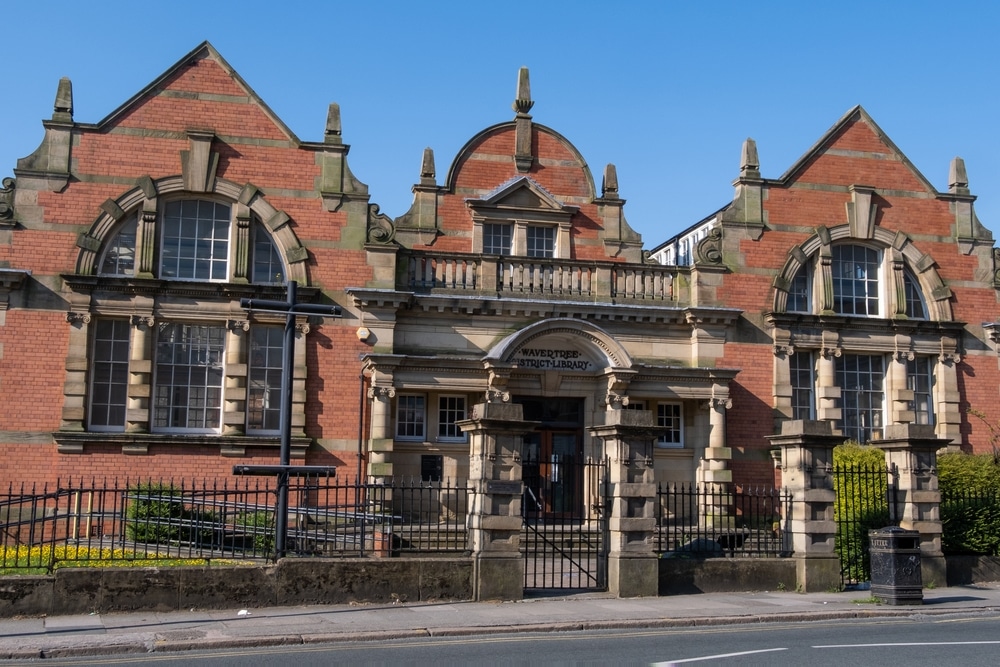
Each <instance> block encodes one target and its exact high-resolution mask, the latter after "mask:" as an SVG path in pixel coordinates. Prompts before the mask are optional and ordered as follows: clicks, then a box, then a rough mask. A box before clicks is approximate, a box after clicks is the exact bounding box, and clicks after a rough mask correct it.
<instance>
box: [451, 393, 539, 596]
mask: <svg viewBox="0 0 1000 667" xmlns="http://www.w3.org/2000/svg"><path fill="white" fill-rule="evenodd" d="M523 416H524V414H523V410H522V407H521V406H520V405H518V404H512V403H500V402H496V403H479V404H477V405H474V406H473V407H472V412H471V417H470V418H469V419H464V420H462V421H460V422H458V425H459V426H460V427H461V428H462V430H463V431H464V432H465V433H468V434H469V485H470V488H471V490H472V500H471V506H470V507H469V516H468V528H469V547H470V549H471V551H472V558H473V584H472V587H473V596H474V598H475V599H476V600H520V599H521V598H522V597H523V595H524V558H523V557H522V556H521V552H520V551H519V548H520V545H521V528H522V524H523V518H522V516H521V500H522V496H523V493H524V484H523V482H522V471H521V449H522V445H523V442H524V435H525V434H526V433H528V432H529V431H531V430H533V429H534V428H535V426H536V425H537V424H536V423H535V422H526V421H524V420H523Z"/></svg>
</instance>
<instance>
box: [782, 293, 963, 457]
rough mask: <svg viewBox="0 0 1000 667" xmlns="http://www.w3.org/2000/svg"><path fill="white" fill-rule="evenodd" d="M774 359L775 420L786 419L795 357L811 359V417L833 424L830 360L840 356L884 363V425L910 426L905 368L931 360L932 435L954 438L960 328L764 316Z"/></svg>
mask: <svg viewBox="0 0 1000 667" xmlns="http://www.w3.org/2000/svg"><path fill="white" fill-rule="evenodd" d="M767 319H768V321H769V323H770V324H772V327H773V328H772V336H773V337H774V340H775V345H774V355H775V365H774V382H775V389H774V406H775V409H776V416H777V417H778V419H781V420H784V419H791V418H792V412H791V396H792V384H791V376H790V365H789V359H790V358H791V355H792V354H795V353H796V352H809V353H811V354H812V355H813V361H814V369H815V371H814V377H815V397H814V400H815V414H816V417H815V418H816V419H818V420H821V421H839V420H840V419H841V417H842V415H841V410H840V407H839V406H840V393H841V392H840V388H839V387H838V386H837V384H836V377H835V374H834V365H835V363H834V362H835V360H836V359H837V358H839V357H841V356H842V355H844V354H862V355H872V354H876V355H877V354H881V355H883V356H885V357H886V382H885V417H886V424H898V423H911V422H913V421H914V418H915V416H914V414H913V412H912V409H911V408H912V405H911V403H912V401H913V391H912V390H909V389H907V385H906V364H907V361H909V360H912V359H915V358H917V357H927V358H929V359H931V360H932V363H931V370H932V374H933V377H934V386H933V388H932V408H933V414H934V419H935V432H936V433H937V434H938V436H940V437H949V438H954V437H960V430H959V429H960V426H961V421H962V417H961V406H960V404H959V400H958V398H959V395H958V390H957V381H958V379H957V374H958V371H957V368H956V367H957V365H958V363H959V362H960V361H961V352H960V350H959V347H958V345H959V341H960V340H961V336H962V329H963V325H962V324H961V323H953V322H949V323H942V322H937V323H935V322H927V321H914V320H909V321H902V322H899V321H893V320H884V319H874V318H865V317H846V316H829V317H826V316H815V315H797V314H792V313H789V314H773V313H772V314H769V315H768V318H767Z"/></svg>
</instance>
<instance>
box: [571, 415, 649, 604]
mask: <svg viewBox="0 0 1000 667" xmlns="http://www.w3.org/2000/svg"><path fill="white" fill-rule="evenodd" d="M605 414H606V419H605V424H604V425H603V426H593V427H591V428H590V429H589V430H590V433H591V434H592V435H593V436H594V437H595V438H599V439H601V441H602V442H603V443H604V456H605V458H606V459H607V461H608V486H609V488H608V505H607V507H606V509H605V511H606V512H607V520H608V528H609V538H608V539H609V550H608V589H609V590H610V591H611V593H613V594H614V595H616V596H618V597H622V598H625V597H639V596H646V595H649V596H653V595H657V594H658V593H659V584H660V580H659V561H658V560H657V557H656V552H655V551H654V546H655V545H654V542H653V532H654V531H655V529H656V482H655V478H654V471H653V443H654V441H655V440H656V437H657V436H658V435H659V434H660V433H661V432H662V431H663V429H662V428H659V427H657V426H656V420H655V418H654V416H653V413H652V412H650V411H648V410H608V411H607V412H606V413H605Z"/></svg>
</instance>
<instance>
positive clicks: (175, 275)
mask: <svg viewBox="0 0 1000 667" xmlns="http://www.w3.org/2000/svg"><path fill="white" fill-rule="evenodd" d="M158 221H159V222H158V224H157V229H156V232H155V238H156V240H157V248H156V257H157V258H158V261H157V262H156V263H155V265H154V263H153V262H152V261H151V260H150V259H149V258H147V261H146V262H145V264H146V265H147V266H151V267H152V266H155V270H154V277H156V278H160V279H162V280H185V281H199V282H228V281H232V280H233V279H234V278H235V277H236V274H237V272H239V274H240V275H243V271H244V270H245V271H246V276H247V277H248V278H249V280H250V282H253V283H258V284H280V283H283V282H285V266H284V263H283V262H282V258H281V255H280V253H279V252H278V248H277V246H276V245H275V243H274V240H273V239H272V238H271V235H270V234H269V233H268V231H267V229H266V228H265V227H264V225H263V224H261V223H260V222H259V221H258V220H256V219H253V220H252V224H251V225H250V229H249V232H248V233H249V240H248V244H249V247H250V248H251V251H250V253H249V255H248V257H247V259H248V263H249V266H248V267H246V269H243V268H241V267H237V266H231V264H232V262H231V258H232V248H233V246H234V245H235V244H236V239H235V233H238V232H236V230H237V229H238V225H236V224H234V222H233V207H232V206H231V205H229V204H227V203H223V202H218V201H215V200H208V199H181V200H173V201H168V202H166V203H165V204H164V205H163V206H162V212H161V214H160V216H158ZM137 243H138V213H132V214H130V215H129V216H128V217H127V218H126V219H125V220H124V221H123V222H122V223H121V224H120V225H119V227H118V231H117V232H115V234H114V235H113V236H112V237H111V240H110V241H109V242H108V243H107V244H105V247H104V254H103V256H102V257H101V260H100V262H99V264H98V274H99V275H103V276H135V275H136V271H137V268H138V267H137V259H136V258H137Z"/></svg>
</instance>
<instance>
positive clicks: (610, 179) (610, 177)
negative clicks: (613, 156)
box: [601, 162, 618, 199]
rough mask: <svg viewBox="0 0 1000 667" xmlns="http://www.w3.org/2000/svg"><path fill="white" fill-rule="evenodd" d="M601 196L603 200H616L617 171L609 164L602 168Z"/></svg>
mask: <svg viewBox="0 0 1000 667" xmlns="http://www.w3.org/2000/svg"><path fill="white" fill-rule="evenodd" d="M601 196H602V197H604V198H605V199H618V169H616V168H615V165H613V164H611V163H610V162H609V163H608V164H607V165H605V167H604V179H603V180H602V182H601Z"/></svg>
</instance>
